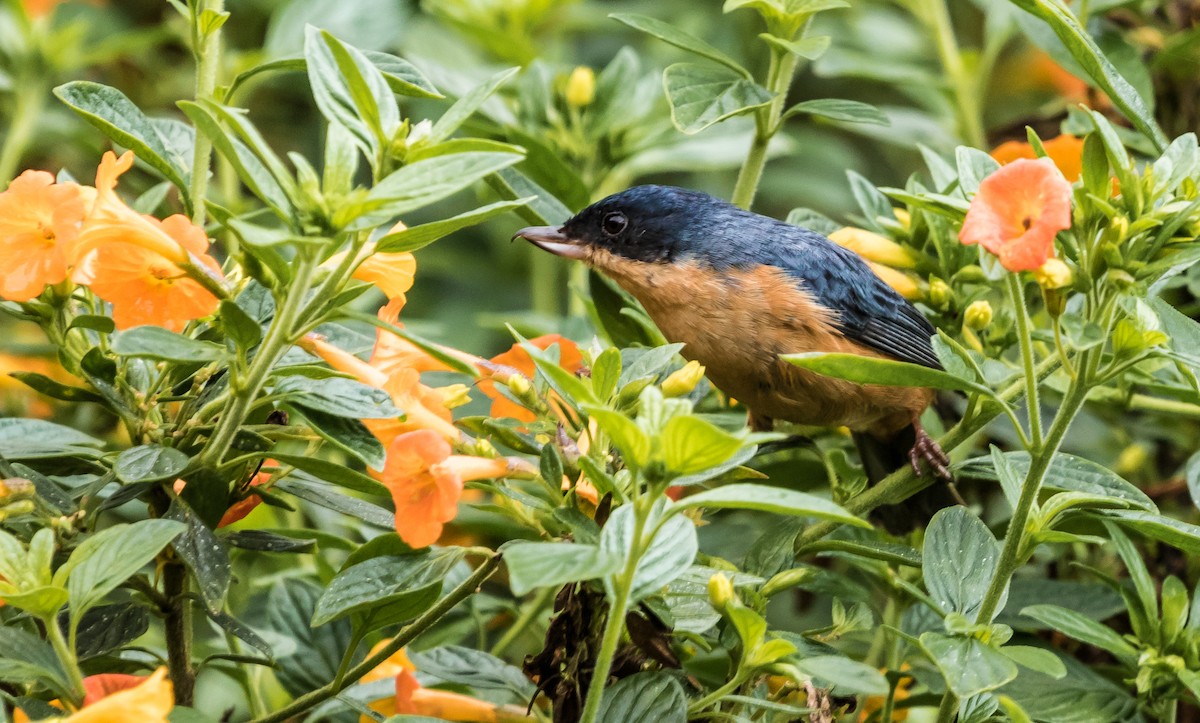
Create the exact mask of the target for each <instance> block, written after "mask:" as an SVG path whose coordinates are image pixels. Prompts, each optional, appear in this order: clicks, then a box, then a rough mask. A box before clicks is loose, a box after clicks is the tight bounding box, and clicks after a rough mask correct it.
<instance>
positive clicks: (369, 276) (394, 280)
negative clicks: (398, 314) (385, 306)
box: [352, 252, 417, 305]
mask: <svg viewBox="0 0 1200 723" xmlns="http://www.w3.org/2000/svg"><path fill="white" fill-rule="evenodd" d="M416 272H417V260H416V259H415V258H413V255H412V254H410V253H408V252H403V253H397V254H389V253H372V254H371V255H370V256H368V257H367V260H366V261H363V262H362V263H361V264H359V266H358V268H357V269H355V271H354V274H352V276H353V277H354V278H356V279H358V280H359V281H366V282H367V283H370V284H374V285H375V287H376V288H377V289H379V290H380V291H382V292H383V295H384V296H386V297H388V299H389V300H390V301H395V300H399V301H400V303H401V305H403V303H404V294H405V292H407V291H408V290H409V289H411V288H412V285H413V275H414V274H416Z"/></svg>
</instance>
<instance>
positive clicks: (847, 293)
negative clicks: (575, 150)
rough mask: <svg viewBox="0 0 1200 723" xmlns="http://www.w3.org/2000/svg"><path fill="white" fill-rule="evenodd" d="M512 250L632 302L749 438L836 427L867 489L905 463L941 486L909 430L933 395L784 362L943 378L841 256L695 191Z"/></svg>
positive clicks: (885, 302)
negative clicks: (552, 259)
mask: <svg viewBox="0 0 1200 723" xmlns="http://www.w3.org/2000/svg"><path fill="white" fill-rule="evenodd" d="M513 238H514V239H517V238H522V239H525V240H526V241H529V242H530V243H532V244H534V245H535V246H537V247H539V248H541V249H543V250H545V251H548V252H550V253H552V254H555V255H557V256H560V257H564V258H567V259H574V260H577V261H581V262H583V263H585V264H587V265H588V266H591V267H592V268H594V269H597V270H598V271H600V272H602V273H604V274H605V275H607V276H608V277H609V278H611V279H612V280H613V281H615V282H616V283H617V284H618V285H619V286H621V287H622V288H623V289H625V290H626V291H627V292H629V293H630V294H631V295H633V297H634V298H636V299H637V300H638V301H639V302H640V303H641V304H642V306H643V307H644V308H645V310H646V313H647V314H649V316H650V318H651V320H653V321H654V323H655V324H656V325H657V326H658V328H659V329H660V330H661V331H662V333H663V335H664V336H665V337H666V338H667V339H668V340H669V341H672V342H682V343H683V345H684V346H683V348H682V350H681V352H680V353H681V354H682V355H683V356H684V357H685V358H687V359H690V360H696V361H698V362H699V363H700V364H702V365H704V367H705V370H706V374H707V376H708V378H709V380H710V381H711V382H712V383H713V384H714V385H715V386H716V387H717V388H718V389H720V390H721V391H722V392H724V393H725V394H726V395H727V396H729V397H732V398H734V399H736V400H737V401H738V402H740V403H741V404H743V405H744V406H745V407H746V408H747V409H748V410H749V414H748V424H749V426H750V427H751V428H752V429H754V430H756V431H770V430H771V429H772V428H773V427H774V423H775V420H784V421H787V422H792V423H795V424H801V425H813V426H837V427H842V426H844V427H848V428H849V429H850V430H851V431H852V432H853V435H854V439H855V442H856V443H857V444H858V447H859V449H860V453H861V456H862V458H863V465H864V468H865V471H866V473H867V476H868V478H869V479H870V481H871V482H872V483H874V482H877V481H879V479H881V478H882V477H883V476H886V475H887V474H889V473H890V472H893V471H894V470H895V469H897V468H899V467H900V466H902V465H903V464H904V462H905V461H906V458H907V462H908V463H909V464H910V465H911V466H912V468H913V470H914V472H916V473H917V474H918V475H920V474H923V470H922V466H921V465H922V463H924V464H925V465H926V466H927V467H928V468H929V469H930V470H931V471H932V472H933V474H935V475H936V476H938V477H941V478H944V479H946V480H950V479H951V475H950V472H949V464H950V462H949V459H948V458H947V456H946V454H945V453H944V452H943V451H942V449H941V448H940V447H939V446H938V444H937V442H936V441H935V440H934V439H933V438H932V437H930V436H929V434H928V433H927V432H926V431H925V429H924V428H923V427H922V425H921V420H920V416H921V413H922V412H923V411H924V410H925V409H926V408H927V407H928V406H929V404H930V403H931V401H932V400H933V398H934V392H933V390H931V389H926V388H921V387H893V386H882V385H870V384H868V385H863V384H857V383H854V382H849V381H845V380H841V379H835V378H832V377H827V376H823V375H819V374H817V373H815V372H812V371H809V370H806V369H802V368H800V367H797V366H795V365H793V364H790V363H788V362H787V361H785V360H784V359H783V358H782V357H783V355H785V354H791V353H797V352H843V353H850V354H857V355H861V356H865V357H874V358H883V359H894V360H899V361H903V362H909V363H912V364H919V365H921V366H924V367H929V368H931V369H942V365H941V363H940V362H939V360H938V357H937V354H935V353H934V350H933V346H932V343H931V337H932V336H933V335H934V334H935V330H934V328H933V326H932V325H931V324H930V323H929V321H928V320H927V319H926V318H925V317H924V315H922V314H921V312H920V311H919V310H918V309H916V308H915V307H914V306H913V305H912V304H911V303H909V302H908V301H907V300H906V299H905V298H903V297H902V296H900V295H899V294H898V293H896V291H895V290H893V289H892V288H891V287H890V286H888V285H887V284H885V283H884V282H883V281H882V280H881V279H880V278H879V277H878V276H876V275H875V273H874V272H873V271H872V270H871V269H870V267H869V266H868V265H867V264H866V262H865V261H864V260H863V259H862V258H860V257H859V256H858V255H857V254H855V253H854V252H853V251H850V250H848V249H845V248H843V247H841V246H839V245H837V244H836V243H834V242H832V241H830V240H829V239H827V238H825V237H824V236H822V235H821V234H819V233H816V232H814V231H810V230H808V229H805V228H801V227H799V226H794V225H791V224H788V223H785V222H783V221H779V220H777V219H774V218H770V217H768V216H763V215H760V214H757V213H753V212H751V211H747V210H745V209H742V208H739V207H737V206H735V205H733V204H731V203H728V202H726V201H723V200H721V199H718V198H716V197H714V196H711V195H709V194H707V193H703V192H700V191H694V190H689V189H684V188H678V187H674V186H660V185H643V186H635V187H633V188H630V189H628V190H625V191H621V192H619V193H615V194H613V195H611V196H608V197H607V198H604V199H602V200H600V201H597V202H596V203H593V204H592V205H590V206H588V207H587V208H584V209H583V210H582V211H580V212H578V213H577V214H575V215H574V216H573V217H571V218H570V219H568V220H567V221H566V222H565V223H563V224H562V225H561V226H535V227H528V228H523V229H521V230H519V231H517V232H516V233H515V234H514V235H513ZM939 506H946V505H945V504H940V503H939ZM889 527H890V525H889Z"/></svg>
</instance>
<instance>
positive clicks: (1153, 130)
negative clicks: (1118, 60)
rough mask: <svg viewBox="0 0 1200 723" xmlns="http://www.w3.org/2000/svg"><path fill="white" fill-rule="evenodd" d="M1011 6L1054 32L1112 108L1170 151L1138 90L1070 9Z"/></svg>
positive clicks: (1033, 3) (1042, 0)
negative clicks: (1040, 21)
mask: <svg viewBox="0 0 1200 723" xmlns="http://www.w3.org/2000/svg"><path fill="white" fill-rule="evenodd" d="M1012 3H1013V4H1014V5H1016V6H1017V7H1019V8H1021V9H1022V10H1024V11H1025V12H1028V13H1029V14H1031V15H1034V16H1036V17H1038V18H1040V19H1041V20H1042V21H1044V22H1045V23H1046V24H1048V25H1049V26H1050V27H1051V29H1053V30H1054V34H1055V35H1057V36H1058V38H1059V40H1061V41H1062V42H1063V44H1064V45H1066V46H1067V49H1068V50H1070V51H1071V57H1073V58H1074V59H1075V61H1076V62H1078V63H1079V64H1080V65H1081V66H1083V69H1084V70H1085V71H1087V74H1088V75H1089V76H1090V77H1091V78H1092V80H1093V81H1095V83H1096V85H1097V86H1099V87H1100V89H1101V90H1103V91H1104V92H1105V93H1107V94H1108V97H1109V98H1110V99H1112V102H1113V105H1115V106H1117V108H1119V109H1120V110H1121V112H1122V113H1123V114H1124V115H1125V117H1126V118H1128V119H1129V121H1130V122H1131V123H1133V125H1134V127H1135V128H1137V129H1138V130H1139V131H1141V132H1142V133H1144V134H1145V135H1146V137H1147V138H1149V139H1150V141H1151V142H1152V143H1154V146H1155V148H1157V149H1158V151H1159V152H1160V153H1161V152H1162V151H1163V150H1164V149H1165V148H1166V147H1167V138H1166V136H1165V135H1163V132H1162V129H1160V128H1159V127H1158V123H1156V122H1155V120H1154V114H1153V113H1151V111H1150V109H1149V108H1148V107H1147V106H1146V103H1145V102H1144V101H1143V100H1142V98H1141V96H1140V95H1138V92H1137V90H1136V89H1134V87H1133V86H1132V85H1130V83H1129V81H1127V80H1125V78H1124V77H1123V76H1122V75H1121V74H1120V73H1119V72H1117V69H1116V68H1115V67H1114V66H1113V64H1112V63H1111V62H1110V61H1109V60H1108V58H1107V57H1105V55H1104V53H1103V52H1102V51H1101V50H1100V47H1099V46H1098V45H1096V41H1095V40H1093V39H1092V36H1091V35H1089V34H1088V32H1087V30H1086V29H1084V28H1083V26H1082V25H1080V24H1079V20H1078V19H1077V18H1076V17H1075V15H1074V14H1072V12H1071V11H1070V10H1069V9H1067V8H1066V7H1064V6H1063V5H1061V4H1059V3H1058V2H1055V1H1054V0H1012Z"/></svg>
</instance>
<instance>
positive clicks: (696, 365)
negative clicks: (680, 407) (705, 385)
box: [662, 361, 704, 397]
mask: <svg viewBox="0 0 1200 723" xmlns="http://www.w3.org/2000/svg"><path fill="white" fill-rule="evenodd" d="M703 378H704V367H703V366H701V365H700V362H698V361H690V362H688V363H687V364H684V365H683V367H682V368H680V369H676V370H675V371H673V372H671V374H670V375H669V376H668V377H667V378H666V379H664V380H663V383H662V393H663V396H664V397H682V396H683V395H685V394H687V393H688V392H690V391H692V390H693V389H695V388H696V385H697V384H699V383H700V380H701V379H703Z"/></svg>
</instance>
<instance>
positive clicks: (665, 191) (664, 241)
mask: <svg viewBox="0 0 1200 723" xmlns="http://www.w3.org/2000/svg"><path fill="white" fill-rule="evenodd" d="M739 213H742V212H741V211H739V210H738V209H737V208H736V207H734V206H731V205H730V204H728V203H726V202H724V201H721V200H720V199H717V198H714V197H712V196H710V195H708V194H706V193H701V192H699V191H689V190H687V189H683V188H675V187H673V186H636V187H634V188H631V189H629V190H627V191H622V192H620V193H617V194H613V195H612V196H609V197H608V198H605V199H604V200H601V201H597V202H596V203H593V204H592V205H591V206H588V207H587V208H585V209H583V210H582V211H580V212H579V213H577V214H575V216H573V217H572V218H571V219H569V220H568V221H567V222H566V223H564V224H563V225H562V226H531V227H529V228H523V229H521V230H520V231H518V232H517V233H516V234H514V235H513V238H518V237H519V238H523V239H525V240H527V241H529V242H531V243H533V244H534V245H535V246H538V247H539V248H542V249H544V250H546V251H549V252H550V253H552V254H555V255H558V256H562V257H564V258H569V259H579V260H582V261H585V262H587V263H589V264H592V265H595V266H601V267H604V266H607V265H609V263H606V260H607V261H608V262H616V263H621V262H627V261H635V262H644V263H670V262H673V261H676V260H682V259H689V258H698V259H705V258H706V257H707V256H708V255H710V254H711V253H713V252H714V251H715V250H716V249H715V248H714V231H719V229H720V228H721V227H723V226H724V225H725V221H726V220H727V219H730V218H732V217H733V216H734V215H736V214H739Z"/></svg>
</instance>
